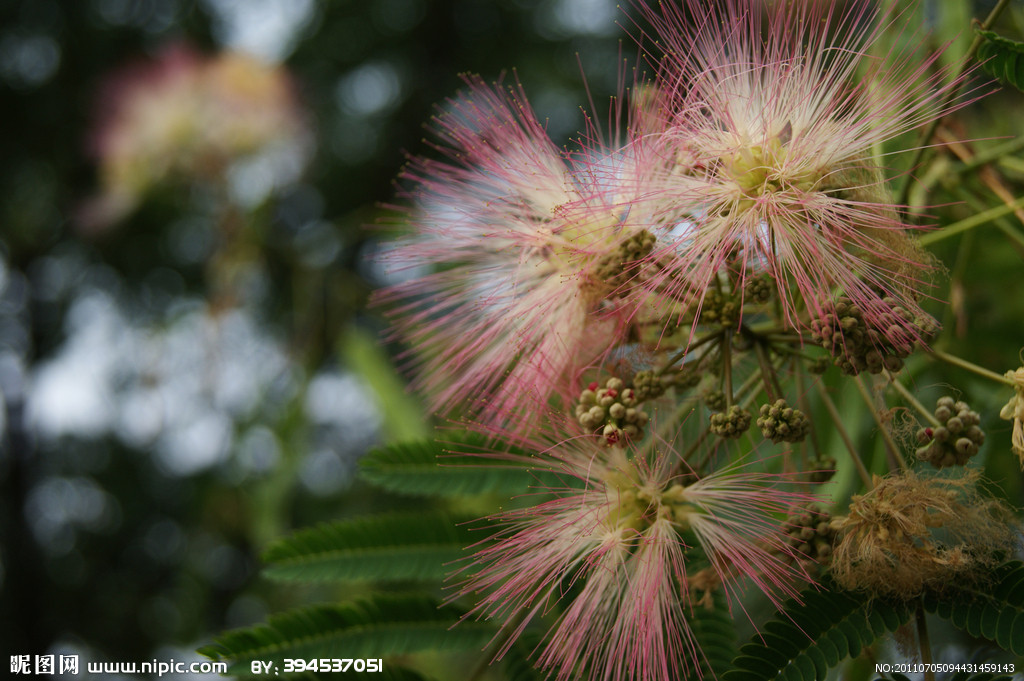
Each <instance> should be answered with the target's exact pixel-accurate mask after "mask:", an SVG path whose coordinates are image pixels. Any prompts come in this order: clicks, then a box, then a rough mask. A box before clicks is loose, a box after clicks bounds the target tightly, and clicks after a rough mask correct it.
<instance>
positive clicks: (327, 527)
mask: <svg viewBox="0 0 1024 681" xmlns="http://www.w3.org/2000/svg"><path fill="white" fill-rule="evenodd" d="M481 538H482V534H481V533H479V532H473V531H472V530H471V529H470V528H469V527H468V526H467V525H466V524H465V520H464V519H457V518H452V517H450V516H449V515H448V514H446V513H440V512H429V511H428V512H424V513H415V514H414V513H394V514H387V515H380V516H372V517H366V518H358V519H354V520H343V521H339V522H334V523H329V524H322V525H319V526H317V527H314V528H310V529H306V530H302V531H301V532H297V533H295V534H294V535H292V536H291V537H286V538H284V539H280V540H278V541H276V542H275V543H273V544H271V545H270V547H268V548H267V550H266V552H265V553H264V554H263V560H264V561H265V562H266V563H267V567H266V569H265V570H264V573H263V574H265V575H266V576H267V577H270V578H272V579H280V580H291V581H342V580H378V581H388V580H398V579H442V578H443V577H444V576H445V575H446V574H447V573H448V572H449V571H450V570H451V567H450V565H448V564H449V563H451V562H452V561H455V560H458V559H459V558H461V557H463V556H464V555H465V554H464V550H465V547H467V546H469V545H471V544H473V543H474V542H476V541H479V540H480V539H481Z"/></svg>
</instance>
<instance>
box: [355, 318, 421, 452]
mask: <svg viewBox="0 0 1024 681" xmlns="http://www.w3.org/2000/svg"><path fill="white" fill-rule="evenodd" d="M338 352H339V353H340V355H341V357H342V361H344V363H345V366H347V367H348V368H350V369H352V371H355V372H356V373H358V374H359V377H360V378H362V379H363V380H364V381H365V382H366V383H367V384H368V385H369V386H370V388H371V389H372V390H373V392H374V393H375V394H376V395H377V397H378V398H379V400H380V403H381V404H384V405H387V408H386V409H381V417H382V418H383V419H384V428H383V432H384V433H385V436H386V437H387V438H388V441H389V442H392V441H403V440H412V439H416V438H421V437H425V436H427V435H428V434H429V432H430V431H429V429H428V428H427V426H426V418H425V416H424V409H423V407H422V406H421V405H420V404H419V401H418V400H417V399H416V398H414V397H413V396H412V395H411V394H410V393H409V391H408V390H407V389H406V386H405V382H404V381H403V380H402V379H401V378H399V376H398V374H397V373H396V372H395V368H394V366H393V365H392V363H391V359H390V358H389V357H388V355H387V353H386V352H385V351H384V349H383V348H382V347H381V344H380V342H379V341H378V339H376V338H374V337H373V336H372V335H371V334H370V333H369V332H367V331H365V330H363V329H360V328H359V327H358V326H356V325H350V326H349V328H348V331H347V332H346V333H345V334H344V335H343V336H342V337H341V339H340V341H339V346H338Z"/></svg>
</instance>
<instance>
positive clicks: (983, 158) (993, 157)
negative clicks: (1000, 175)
mask: <svg viewBox="0 0 1024 681" xmlns="http://www.w3.org/2000/svg"><path fill="white" fill-rule="evenodd" d="M1021 149H1024V137H1016V138H1014V139H1012V140H1010V141H1009V142H1004V143H1003V144H999V145H997V146H994V147H992V148H991V149H987V150H985V151H982V152H980V153H978V154H976V155H975V157H974V158H972V159H971V160H970V161H968V162H967V163H964V164H962V165H958V166H956V167H955V168H953V170H952V171H951V172H953V173H954V174H956V175H961V174H963V173H969V172H970V171H972V170H976V169H978V168H980V167H981V166H984V165H988V164H989V163H992V162H993V161H998V160H999V159H1001V158H1003V157H1004V156H1009V155H1011V154H1015V153H1017V152H1018V151H1020V150H1021Z"/></svg>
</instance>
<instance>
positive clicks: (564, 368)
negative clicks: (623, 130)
mask: <svg viewBox="0 0 1024 681" xmlns="http://www.w3.org/2000/svg"><path fill="white" fill-rule="evenodd" d="M468 85H469V89H468V92H466V93H464V94H462V95H461V96H460V97H458V98H457V99H455V100H453V101H451V102H449V104H448V106H447V107H446V109H445V110H444V111H443V112H442V113H440V114H439V115H438V116H436V117H435V119H434V121H433V131H434V134H435V135H436V137H437V139H438V140H439V141H438V142H437V143H436V144H435V147H436V149H437V150H438V151H439V152H440V153H441V154H442V155H443V158H442V159H440V160H432V159H426V158H417V159H414V160H412V161H411V162H410V163H409V165H408V166H407V168H406V169H405V170H404V171H403V173H402V177H401V179H402V180H403V181H404V186H405V187H406V198H407V199H408V200H409V202H410V203H411V206H410V207H407V208H404V209H402V211H403V213H404V215H403V216H402V217H401V218H400V222H401V223H402V224H403V225H408V227H409V229H408V231H407V233H406V235H405V236H404V237H402V238H401V240H400V241H399V242H398V243H397V245H396V246H395V247H394V248H392V249H391V250H389V251H387V253H386V255H385V256H384V263H385V265H386V266H387V267H389V268H390V269H391V270H392V271H393V272H394V273H396V274H398V275H402V273H403V271H405V272H407V273H410V278H409V279H407V280H406V281H404V282H402V283H399V284H397V285H394V286H392V287H390V288H388V289H386V290H385V291H383V293H382V294H381V295H380V296H379V297H378V300H379V301H381V302H384V303H385V304H387V305H388V306H389V308H390V309H389V312H390V315H391V317H392V319H393V320H394V327H395V332H396V333H395V335H396V337H397V338H399V339H401V340H403V341H405V342H406V343H408V344H409V346H410V350H409V352H408V353H407V357H408V358H409V360H410V363H411V364H412V365H414V366H415V367H416V369H417V371H416V374H417V377H416V379H415V381H414V386H415V387H418V388H423V389H425V392H426V393H427V395H428V396H429V399H430V406H431V407H432V408H433V409H434V410H436V411H438V412H441V413H448V414H450V413H452V412H454V411H458V410H460V409H468V410H469V411H470V412H475V414H476V416H477V417H478V418H480V419H482V420H484V421H494V422H496V421H499V420H502V419H513V420H515V419H519V418H520V417H523V416H524V415H529V414H531V413H532V414H538V413H540V412H542V411H543V410H545V409H546V408H547V407H546V405H547V401H548V399H549V397H550V396H552V395H558V394H562V395H568V394H569V393H570V391H569V389H568V387H567V386H569V385H570V384H571V382H572V379H573V377H574V376H575V373H576V372H578V371H579V370H580V369H582V368H584V367H586V366H587V365H588V364H590V363H593V362H595V361H599V360H600V359H601V358H602V357H603V356H604V355H605V354H606V353H607V352H608V351H609V350H610V349H611V348H612V347H614V346H615V345H616V344H617V343H618V342H620V341H621V340H622V338H623V336H624V333H625V330H626V329H627V327H628V324H629V322H630V319H631V318H632V317H634V316H635V315H636V307H635V306H634V307H632V308H630V307H628V306H625V305H623V304H621V301H622V300H623V299H624V298H626V297H629V296H626V295H625V293H626V291H627V290H629V289H631V288H632V285H631V283H630V281H631V279H632V272H633V263H636V262H638V261H639V260H640V259H641V258H642V257H643V256H644V255H645V254H646V253H649V251H650V250H651V248H652V243H653V237H651V236H650V234H649V232H646V231H645V230H644V227H645V225H646V223H645V222H644V218H643V207H644V205H645V204H644V201H643V200H642V196H643V193H644V182H645V178H644V172H643V168H644V160H643V157H642V147H641V146H640V145H631V146H627V147H623V148H618V149H616V148H605V147H603V146H602V145H600V143H598V142H596V141H591V142H589V143H585V144H589V146H585V148H584V149H583V150H581V151H579V152H575V153H569V152H566V151H562V150H559V149H558V148H557V147H556V146H555V145H554V144H553V143H552V142H551V141H550V139H549V137H548V135H547V133H546V131H545V130H544V127H543V125H542V124H541V123H540V122H539V121H538V120H537V118H536V117H535V115H534V114H533V112H532V111H531V109H530V107H529V105H528V104H527V102H526V99H525V97H524V95H523V92H522V89H521V88H514V89H513V88H504V87H502V86H500V85H495V86H493V87H492V86H489V85H487V84H486V83H484V82H483V81H482V80H481V79H479V78H470V79H468ZM645 239H646V241H645ZM631 249H632V250H631Z"/></svg>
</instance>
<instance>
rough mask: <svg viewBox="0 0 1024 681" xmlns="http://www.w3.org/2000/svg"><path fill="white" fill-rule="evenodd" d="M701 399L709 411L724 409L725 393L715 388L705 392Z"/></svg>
mask: <svg viewBox="0 0 1024 681" xmlns="http://www.w3.org/2000/svg"><path fill="white" fill-rule="evenodd" d="M703 399H704V404H705V406H707V408H708V409H710V410H711V411H722V410H723V409H725V393H724V392H722V391H721V390H718V389H717V388H715V389H713V390H708V391H707V392H705V393H704V395H703Z"/></svg>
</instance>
